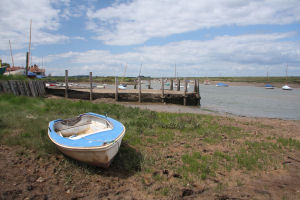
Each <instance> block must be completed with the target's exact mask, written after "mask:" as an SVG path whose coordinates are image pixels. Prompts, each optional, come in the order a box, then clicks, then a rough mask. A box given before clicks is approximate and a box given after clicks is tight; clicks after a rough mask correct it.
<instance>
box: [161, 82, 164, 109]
mask: <svg viewBox="0 0 300 200" xmlns="http://www.w3.org/2000/svg"><path fill="white" fill-rule="evenodd" d="M161 99H162V100H161V101H162V103H164V102H165V84H164V79H163V78H161Z"/></svg>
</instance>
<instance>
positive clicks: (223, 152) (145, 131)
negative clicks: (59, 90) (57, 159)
mask: <svg viewBox="0 0 300 200" xmlns="http://www.w3.org/2000/svg"><path fill="white" fill-rule="evenodd" d="M0 107H1V111H0V143H1V144H5V145H11V146H21V147H23V148H25V149H29V150H32V151H33V152H35V154H36V156H37V157H40V158H48V157H51V156H53V155H60V154H61V153H60V152H59V151H58V150H57V149H56V147H55V145H54V144H52V143H51V142H50V140H49V139H48V135H47V127H48V123H49V121H51V120H54V119H58V118H62V119H64V118H69V117H73V116H76V115H79V114H81V113H85V112H96V113H100V114H108V116H110V117H112V118H115V119H117V120H119V121H121V122H122V123H123V124H124V125H125V127H126V134H125V137H124V140H123V142H122V146H121V148H120V151H119V153H118V154H117V156H116V158H115V160H114V161H113V163H112V165H111V168H110V169H112V170H115V172H118V173H124V174H126V175H128V174H134V173H138V174H139V175H140V177H141V178H140V180H141V182H147V183H148V182H151V181H153V182H159V183H160V184H162V185H163V187H161V189H160V190H159V193H160V194H161V195H168V194H169V193H172V188H170V187H168V179H167V178H166V175H165V174H168V175H169V176H173V175H174V174H175V175H174V177H179V178H175V180H174V184H178V185H186V184H187V183H194V182H201V181H205V180H206V179H207V178H209V177H215V176H217V174H218V172H222V173H230V172H231V171H232V170H240V171H251V170H267V169H269V168H274V167H277V165H278V162H279V161H281V160H282V155H283V154H284V153H285V152H288V151H291V150H294V149H296V150H299V149H300V141H298V140H295V139H292V138H284V137H276V136H272V137H271V136H269V135H266V136H263V135H260V136H259V137H258V136H257V135H254V134H250V133H249V132H247V131H245V130H243V129H242V128H240V127H242V126H244V124H245V123H244V122H239V123H240V125H241V126H237V124H238V122H237V121H233V120H230V119H229V120H227V119H225V118H224V117H217V116H210V115H196V114H186V113H181V114H174V113H160V112H153V111H148V110H140V109H138V108H130V107H124V106H122V105H117V104H106V103H97V104H96V103H91V102H89V101H71V100H65V99H42V98H30V97H22V96H20V97H15V96H12V95H0ZM222 120H223V122H224V121H226V120H227V121H226V122H227V123H221V122H222ZM230 122H232V123H233V124H234V125H231V124H230ZM247 126H253V127H255V128H256V129H257V128H262V127H263V129H272V128H273V127H272V126H262V125H261V124H248V125H247ZM18 154H20V155H24V156H26V151H23V150H20V151H18ZM73 168H77V169H80V170H81V171H82V173H83V174H87V175H91V176H93V175H94V176H97V175H99V174H101V173H102V169H99V168H95V167H90V166H87V165H85V164H83V163H79V162H77V161H74V160H72V159H68V158H65V159H64V160H63V161H62V162H61V163H60V164H59V167H58V169H57V172H56V173H59V171H60V170H63V169H64V170H66V169H68V170H67V171H72V170H71V169H73ZM166 170H168V172H164V171H166ZM146 175H149V177H150V178H149V179H150V180H148V179H147V181H145V180H144V179H143V178H142V177H143V176H146ZM64 179H65V184H67V185H68V184H69V185H70V184H72V174H70V173H69V174H68V173H66V174H65V175H64ZM237 185H242V182H241V181H240V180H237ZM224 187H225V186H224V185H222V184H221V183H220V184H219V185H218V186H217V188H216V189H217V190H218V191H219V190H222V189H223V188H224Z"/></svg>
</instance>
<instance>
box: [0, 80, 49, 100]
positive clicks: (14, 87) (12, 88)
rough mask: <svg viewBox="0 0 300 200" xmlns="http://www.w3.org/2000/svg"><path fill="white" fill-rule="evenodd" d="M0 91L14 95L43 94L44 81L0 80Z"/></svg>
mask: <svg viewBox="0 0 300 200" xmlns="http://www.w3.org/2000/svg"><path fill="white" fill-rule="evenodd" d="M0 92H2V93H12V94H14V95H16V96H33V97H38V96H44V95H45V94H46V90H45V82H44V81H42V80H27V81H23V80H9V81H5V80H2V81H0Z"/></svg>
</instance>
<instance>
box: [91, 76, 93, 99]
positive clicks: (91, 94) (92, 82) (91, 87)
mask: <svg viewBox="0 0 300 200" xmlns="http://www.w3.org/2000/svg"><path fill="white" fill-rule="evenodd" d="M92 100H93V72H90V101H92Z"/></svg>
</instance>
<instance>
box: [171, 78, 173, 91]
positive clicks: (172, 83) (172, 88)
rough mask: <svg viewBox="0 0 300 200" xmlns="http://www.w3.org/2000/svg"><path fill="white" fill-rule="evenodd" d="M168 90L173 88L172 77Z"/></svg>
mask: <svg viewBox="0 0 300 200" xmlns="http://www.w3.org/2000/svg"><path fill="white" fill-rule="evenodd" d="M170 84H171V85H170V90H173V79H171V83H170Z"/></svg>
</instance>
